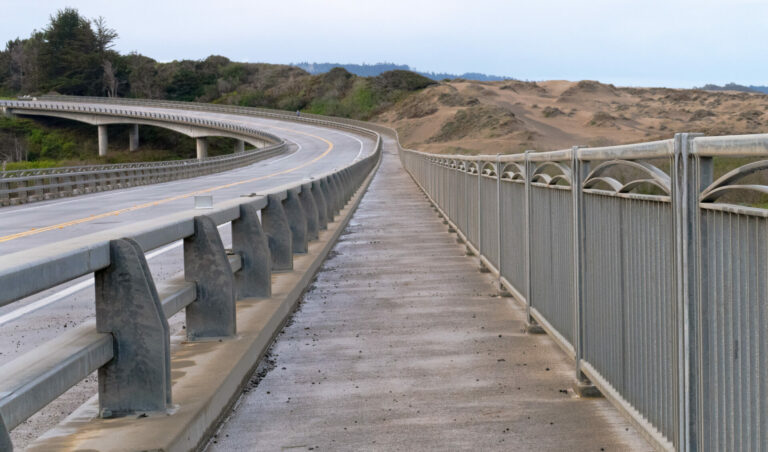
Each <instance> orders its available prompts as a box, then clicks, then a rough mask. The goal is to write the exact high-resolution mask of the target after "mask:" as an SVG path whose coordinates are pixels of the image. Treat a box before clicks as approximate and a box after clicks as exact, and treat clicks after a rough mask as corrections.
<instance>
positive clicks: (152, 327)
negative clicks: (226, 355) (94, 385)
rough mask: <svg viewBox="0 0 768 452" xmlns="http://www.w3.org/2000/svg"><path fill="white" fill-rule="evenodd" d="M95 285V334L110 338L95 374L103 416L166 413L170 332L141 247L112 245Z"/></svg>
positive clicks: (127, 243)
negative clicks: (110, 352) (108, 356)
mask: <svg viewBox="0 0 768 452" xmlns="http://www.w3.org/2000/svg"><path fill="white" fill-rule="evenodd" d="M95 280H96V284H95V286H96V292H95V293H96V329H97V331H98V332H100V333H110V334H112V336H113V340H114V350H115V352H114V358H113V359H112V360H111V361H110V362H109V363H107V364H106V365H104V366H102V367H101V368H99V371H98V374H99V408H100V413H101V416H102V417H105V418H110V417H118V416H125V415H128V414H132V413H136V412H146V411H164V410H165V409H166V408H167V407H168V405H169V404H170V403H171V361H170V359H171V358H170V356H171V352H170V349H171V345H170V336H169V335H170V330H169V328H168V321H167V320H166V318H165V314H164V312H163V307H162V305H161V303H160V297H159V296H158V294H157V289H156V288H155V284H154V282H153V280H152V274H151V273H150V272H149V266H148V265H147V260H146V258H145V257H144V252H143V251H142V249H141V247H140V246H139V244H138V243H136V242H135V241H133V240H131V239H121V240H113V241H111V242H110V265H109V267H107V268H105V269H102V270H99V271H97V272H96V273H95Z"/></svg>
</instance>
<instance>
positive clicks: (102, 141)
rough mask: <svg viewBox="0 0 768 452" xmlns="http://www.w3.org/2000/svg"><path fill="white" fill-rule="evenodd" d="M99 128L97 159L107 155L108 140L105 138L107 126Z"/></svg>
mask: <svg viewBox="0 0 768 452" xmlns="http://www.w3.org/2000/svg"><path fill="white" fill-rule="evenodd" d="M98 128H99V157H104V156H106V155H107V145H108V144H109V139H108V138H107V126H98Z"/></svg>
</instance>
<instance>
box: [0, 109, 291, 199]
mask: <svg viewBox="0 0 768 452" xmlns="http://www.w3.org/2000/svg"><path fill="white" fill-rule="evenodd" d="M0 107H2V108H4V109H10V110H11V111H14V110H20V111H24V112H29V111H33V112H40V113H41V114H45V113H51V112H53V113H68V114H75V115H85V114H88V115H98V116H106V117H119V118H122V119H128V120H131V119H133V120H137V121H153V122H158V123H168V124H174V125H181V126H187V127H189V126H191V127H199V128H205V129H209V130H213V131H221V132H224V133H227V134H229V135H236V136H243V137H246V138H257V139H259V140H263V141H266V142H272V143H274V144H273V145H271V146H267V147H264V148H260V149H256V150H251V151H247V152H241V153H235V154H231V155H223V156H218V157H211V158H206V159H202V160H198V159H194V160H193V159H189V160H176V161H166V162H144V163H128V164H113V165H87V166H77V167H61V168H44V169H30V170H14V171H4V172H0V205H10V204H17V203H25V202H30V201H39V200H43V199H52V198H59V197H64V196H74V195H79V194H85V193H92V192H98V191H104V190H112V189H117V188H126V187H132V186H136V185H145V184H151V183H159V182H167V181H171V180H177V179H185V178H190V177H197V176H202V175H206V174H212V173H216V172H221V171H227V170H230V169H233V168H237V167H239V166H245V165H249V164H251V163H254V162H256V161H259V160H261V159H264V158H268V157H270V156H273V155H275V154H277V153H279V152H282V151H284V150H285V148H286V143H285V142H284V141H283V140H282V139H281V138H279V137H277V136H275V135H273V134H270V133H266V132H263V131H260V130H257V129H255V128H252V127H247V126H242V125H239V124H232V123H229V122H227V121H220V120H213V119H208V118H200V117H199V116H194V115H189V114H185V113H184V112H180V113H178V114H168V113H165V112H152V111H138V110H130V109H126V108H120V107H121V106H120V105H119V104H114V103H112V104H109V106H108V107H104V108H102V107H93V106H91V105H85V106H82V105H80V104H78V103H76V102H53V101H48V102H44V101H0Z"/></svg>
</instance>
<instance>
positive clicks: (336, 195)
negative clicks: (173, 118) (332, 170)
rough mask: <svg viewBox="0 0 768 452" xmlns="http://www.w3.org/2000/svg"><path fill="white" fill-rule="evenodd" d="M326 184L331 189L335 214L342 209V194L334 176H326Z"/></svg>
mask: <svg viewBox="0 0 768 452" xmlns="http://www.w3.org/2000/svg"><path fill="white" fill-rule="evenodd" d="M328 182H329V183H330V184H329V185H330V186H331V187H333V213H334V214H337V213H340V212H341V209H342V208H343V207H344V201H343V198H344V194H343V192H342V189H341V184H339V180H338V179H337V178H336V175H335V174H331V175H330V176H328Z"/></svg>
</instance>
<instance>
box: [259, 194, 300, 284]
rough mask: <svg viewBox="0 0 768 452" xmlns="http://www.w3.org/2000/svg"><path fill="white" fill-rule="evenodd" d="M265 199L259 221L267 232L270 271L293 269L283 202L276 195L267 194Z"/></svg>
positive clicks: (291, 244)
mask: <svg viewBox="0 0 768 452" xmlns="http://www.w3.org/2000/svg"><path fill="white" fill-rule="evenodd" d="M267 199H268V203H267V207H266V208H264V209H262V211H261V221H262V226H263V227H264V232H266V233H267V238H268V243H269V254H270V256H271V257H272V271H290V270H293V239H292V238H291V227H290V225H289V224H288V217H287V216H286V215H285V210H284V209H283V203H282V201H281V200H280V198H279V197H278V196H277V195H269V196H268V198H267Z"/></svg>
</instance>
